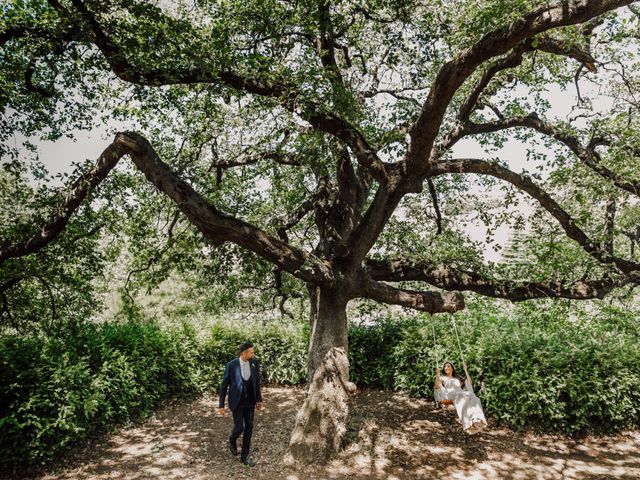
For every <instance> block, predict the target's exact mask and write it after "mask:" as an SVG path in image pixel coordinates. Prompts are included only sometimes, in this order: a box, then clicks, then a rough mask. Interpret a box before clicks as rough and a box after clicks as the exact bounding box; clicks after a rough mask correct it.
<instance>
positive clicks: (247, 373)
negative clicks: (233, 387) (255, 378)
mask: <svg viewBox="0 0 640 480" xmlns="http://www.w3.org/2000/svg"><path fill="white" fill-rule="evenodd" d="M240 371H241V372H242V379H243V380H244V381H247V380H249V379H250V378H251V365H250V364H249V361H246V362H245V361H244V360H242V358H240Z"/></svg>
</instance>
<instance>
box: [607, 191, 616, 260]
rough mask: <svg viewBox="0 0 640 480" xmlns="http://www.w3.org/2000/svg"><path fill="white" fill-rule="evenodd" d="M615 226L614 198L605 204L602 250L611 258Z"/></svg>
mask: <svg viewBox="0 0 640 480" xmlns="http://www.w3.org/2000/svg"><path fill="white" fill-rule="evenodd" d="M615 225H616V200H615V198H611V199H609V201H608V202H607V209H606V211H605V225H604V238H605V243H604V248H605V250H606V252H607V253H608V254H609V255H611V256H612V257H613V237H614V234H615Z"/></svg>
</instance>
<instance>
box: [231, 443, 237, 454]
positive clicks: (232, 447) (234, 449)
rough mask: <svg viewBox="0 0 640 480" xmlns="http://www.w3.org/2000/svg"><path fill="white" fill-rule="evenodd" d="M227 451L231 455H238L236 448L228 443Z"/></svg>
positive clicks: (233, 444)
mask: <svg viewBox="0 0 640 480" xmlns="http://www.w3.org/2000/svg"><path fill="white" fill-rule="evenodd" d="M229 451H230V452H231V455H238V453H239V452H238V446H237V445H236V444H235V443H232V442H229Z"/></svg>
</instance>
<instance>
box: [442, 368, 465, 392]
mask: <svg viewBox="0 0 640 480" xmlns="http://www.w3.org/2000/svg"><path fill="white" fill-rule="evenodd" d="M447 364H449V365H451V376H452V377H453V378H457V379H458V381H459V382H460V388H464V378H462V377H458V376H456V367H454V366H453V363H451V362H444V363H443V364H442V374H443V375H446V374H447V373H446V372H445V371H444V367H445V366H446V365H447Z"/></svg>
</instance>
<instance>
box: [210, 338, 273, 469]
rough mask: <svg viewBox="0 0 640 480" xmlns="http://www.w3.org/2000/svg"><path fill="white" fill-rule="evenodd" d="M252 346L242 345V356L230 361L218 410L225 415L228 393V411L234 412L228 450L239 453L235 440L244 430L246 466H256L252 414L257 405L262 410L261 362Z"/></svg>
mask: <svg viewBox="0 0 640 480" xmlns="http://www.w3.org/2000/svg"><path fill="white" fill-rule="evenodd" d="M253 355H254V354H253V345H252V344H251V343H248V342H247V343H243V344H242V345H240V356H239V357H238V358H234V359H233V360H231V361H230V362H229V363H227V365H226V367H225V369H224V377H223V378H222V384H221V385H220V395H219V397H220V398H219V402H218V413H219V414H220V415H224V414H225V411H224V399H225V397H226V396H227V391H228V392H229V410H231V413H232V414H233V430H232V431H231V436H230V437H229V450H231V453H232V454H233V455H237V454H238V446H237V444H236V441H237V440H238V437H239V436H240V434H241V433H243V432H244V434H243V435H242V451H241V453H240V460H241V461H242V463H243V464H244V465H246V466H254V465H255V463H253V462H252V461H251V460H249V448H250V447H251V434H252V433H253V414H254V412H255V408H256V407H257V408H258V410H262V393H261V392H260V365H259V364H258V362H257V361H256V360H255V359H254V358H253Z"/></svg>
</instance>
